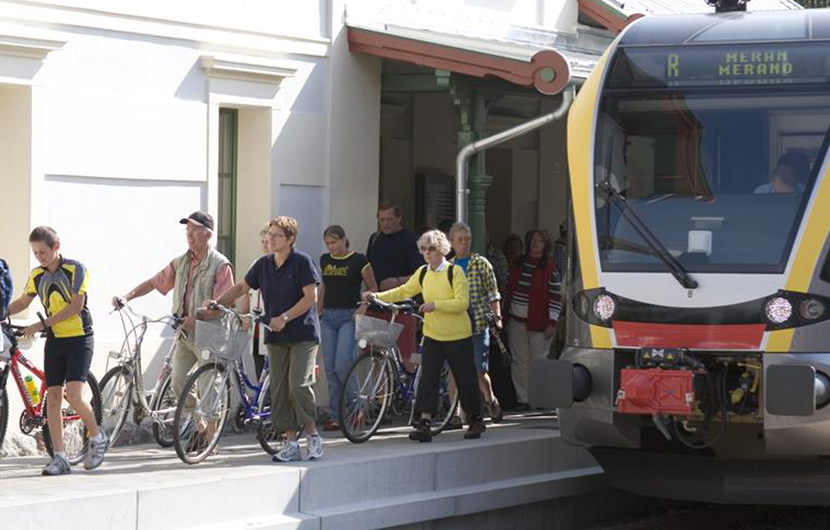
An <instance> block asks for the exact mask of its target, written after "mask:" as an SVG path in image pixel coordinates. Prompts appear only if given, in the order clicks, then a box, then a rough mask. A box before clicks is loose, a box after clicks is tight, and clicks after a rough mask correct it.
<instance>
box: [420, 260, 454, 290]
mask: <svg viewBox="0 0 830 530" xmlns="http://www.w3.org/2000/svg"><path fill="white" fill-rule="evenodd" d="M428 267H429V265H424V266H423V267H421V274H419V275H418V284H420V286H421V288H423V287H424V278H425V277H426V275H427V268H428ZM453 267H455V264H453V263H450V266H449V267H447V280H449V282H450V289H452V277H453V274H454V272H453Z"/></svg>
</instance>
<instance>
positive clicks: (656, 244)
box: [597, 179, 698, 289]
mask: <svg viewBox="0 0 830 530" xmlns="http://www.w3.org/2000/svg"><path fill="white" fill-rule="evenodd" d="M597 187H598V188H599V190H600V191H601V192H602V193H603V194H604V195H605V196H606V197H607V198H608V200H609V201H611V202H612V203H613V204H614V206H616V207H617V208H618V209H619V210H620V213H621V214H622V216H623V217H625V218H626V220H627V221H628V222H629V223H630V224H631V226H633V227H634V230H636V231H637V233H638V234H640V237H642V238H643V241H645V242H646V244H647V245H648V246H649V247H651V248H652V250H654V255H655V256H657V257H658V258H660V261H662V262H663V263H665V264H666V267H668V268H669V272H671V274H672V276H674V278H675V279H676V280H677V281H678V282H679V283H680V285H682V286H683V287H685V288H686V289H697V287H698V283H697V281H696V280H695V279H694V278H692V277H691V276H689V272H688V271H687V270H686V269H684V268H683V265H681V264H680V262H679V261H677V258H675V257H674V256H672V255H671V253H670V252H669V251H668V249H666V247H664V246H663V244H662V243H661V242H660V240H659V239H657V237H656V236H655V235H654V234H652V233H651V230H649V229H648V227H647V226H646V224H645V223H644V222H643V220H642V219H640V217H639V216H638V215H637V214H636V213H635V212H634V210H633V209H632V208H631V206H629V205H628V203H627V202H626V200H625V197H623V196H622V195H620V193H619V192H618V191H617V190H615V189H614V186H612V185H611V181H610V179H605V180H604V181H602V182H601V183H600V184H598V185H597Z"/></svg>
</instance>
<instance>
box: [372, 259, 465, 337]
mask: <svg viewBox="0 0 830 530" xmlns="http://www.w3.org/2000/svg"><path fill="white" fill-rule="evenodd" d="M446 266H447V267H449V266H450V264H449V263H447V264H446ZM423 267H427V273H426V275H425V276H424V285H423V288H422V287H421V283H420V281H419V279H420V276H421V269H423ZM423 267H419V268H418V270H416V271H415V273H414V274H413V275H412V276H411V277H410V278H409V280H408V281H407V282H406V283H405V284H403V285H401V286H400V287H396V288H394V289H390V290H388V291H384V292H382V293H378V294H377V297H378V298H380V299H381V300H382V301H384V302H400V301H401V300H404V299H406V298H412V297H413V296H415V295H416V294H418V293H421V292H422V291H423V295H424V301H425V302H434V303H435V311H433V312H431V313H426V314H425V315H424V335H425V336H427V337H429V338H431V339H434V340H441V341H449V340H461V339H466V338H468V337H471V336H472V334H473V331H472V325H471V324H470V316H469V315H468V314H467V307H469V305H470V292H469V288H468V286H467V278H466V277H465V276H464V271H463V270H462V269H461V267H459V266H458V265H456V266H455V267H453V277H452V287H450V282H449V278H447V270H446V269H445V268H442V269H441V271H438V272H436V271H434V270H432V269H430V268H429V265H424V266H423Z"/></svg>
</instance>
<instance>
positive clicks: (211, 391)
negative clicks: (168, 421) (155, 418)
mask: <svg viewBox="0 0 830 530" xmlns="http://www.w3.org/2000/svg"><path fill="white" fill-rule="evenodd" d="M226 370H227V368H226V367H225V365H224V364H222V363H219V362H209V363H207V364H204V365H202V366H201V367H200V368H199V369H198V370H196V371H195V372H193V374H192V375H191V376H190V377H189V378H188V380H187V383H185V385H184V388H183V389H182V394H181V395H182V396H187V395H188V394H189V393H190V392H191V390H198V388H197V385H198V382H199V379H201V378H202V377H205V379H204V381H205V383H206V388H205V393H204V395H202V396H199V397H197V398H196V405H195V406H194V407H193V408H192V409H190V410H188V409H187V400H186V399H180V400H179V403H178V405H177V406H176V416H175V418H174V420H173V442H174V443H173V446H174V447H175V448H176V454H177V455H178V456H179V459H181V461H182V462H184V463H185V464H191V465H192V464H198V463H199V462H202V461H203V460H204V459H205V458H207V457H208V456H209V455H210V454H211V452H213V449H214V448H215V447H216V444H218V443H219V439H220V438H221V437H222V433H223V431H224V429H225V423H226V422H227V421H228V414H229V413H230V402H231V385H230V377H225V376H224V373H225V371H226ZM217 378H221V379H224V381H225V382H224V384H222V387H223V388H218V389H217V388H216V382H217V381H219V380H220V379H217ZM197 396H198V393H197ZM219 399H221V400H222V402H221V403H219V404H218V406H217V403H216V402H214V400H219ZM203 402H204V403H208V408H209V410H208V411H207V413H206V415H207V416H209V417H210V418H214V419H208V420H206V422H205V423H210V422H211V421H213V422H216V424H215V425H214V426H213V436H212V437H211V439H210V440H207V441H206V443H202V442H204V438H203V437H201V433H204V432H207V431H208V429H209V428H210V427H209V426H208V425H205V426H204V427H203V428H202V429H199V427H198V426H196V424H197V423H199V421H205V420H200V419H199V418H196V419H195V420H194V418H191V416H197V415H198V414H199V413H200V412H199V409H200V407H201V405H202V403H203ZM194 436H196V437H198V438H195V437H194Z"/></svg>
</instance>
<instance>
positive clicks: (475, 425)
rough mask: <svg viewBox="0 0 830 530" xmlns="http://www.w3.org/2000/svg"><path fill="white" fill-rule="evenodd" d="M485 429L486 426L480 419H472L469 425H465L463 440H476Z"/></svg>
mask: <svg viewBox="0 0 830 530" xmlns="http://www.w3.org/2000/svg"><path fill="white" fill-rule="evenodd" d="M486 430H487V427H486V426H485V425H484V421H482V420H481V419H477V420H473V421H471V422H470V426H469V427H467V432H465V433H464V439H465V440H476V439H478V438H481V434H482V433H483V432H484V431H486Z"/></svg>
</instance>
